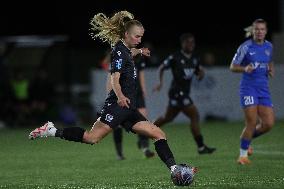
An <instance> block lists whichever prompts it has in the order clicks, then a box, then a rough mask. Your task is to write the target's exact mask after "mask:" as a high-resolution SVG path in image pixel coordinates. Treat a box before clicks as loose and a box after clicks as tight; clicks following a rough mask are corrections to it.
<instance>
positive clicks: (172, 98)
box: [169, 92, 193, 108]
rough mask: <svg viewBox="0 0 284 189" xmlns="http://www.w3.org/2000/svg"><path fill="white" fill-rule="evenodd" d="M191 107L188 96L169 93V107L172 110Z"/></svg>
mask: <svg viewBox="0 0 284 189" xmlns="http://www.w3.org/2000/svg"><path fill="white" fill-rule="evenodd" d="M191 105H193V101H192V99H191V98H190V96H189V94H184V93H182V92H176V93H171V92H170V93H169V106H170V107H174V108H184V107H187V106H191Z"/></svg>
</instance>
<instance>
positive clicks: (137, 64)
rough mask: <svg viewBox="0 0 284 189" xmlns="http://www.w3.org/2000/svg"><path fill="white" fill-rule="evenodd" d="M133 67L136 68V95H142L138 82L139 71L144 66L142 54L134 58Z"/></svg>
mask: <svg viewBox="0 0 284 189" xmlns="http://www.w3.org/2000/svg"><path fill="white" fill-rule="evenodd" d="M135 67H136V68H137V80H136V81H137V95H138V96H143V91H142V87H141V83H140V75H139V74H140V71H142V70H144V68H145V67H146V62H145V58H144V57H143V56H139V55H138V57H136V58H135Z"/></svg>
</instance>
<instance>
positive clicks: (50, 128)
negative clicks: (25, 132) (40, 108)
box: [29, 121, 57, 140]
mask: <svg viewBox="0 0 284 189" xmlns="http://www.w3.org/2000/svg"><path fill="white" fill-rule="evenodd" d="M56 130H57V129H56V128H55V127H54V124H53V123H52V122H50V121H48V122H47V123H45V124H44V125H43V126H41V127H39V128H36V129H35V130H33V131H32V132H31V133H30V134H29V139H31V140H33V139H36V138H39V137H49V136H55V132H56Z"/></svg>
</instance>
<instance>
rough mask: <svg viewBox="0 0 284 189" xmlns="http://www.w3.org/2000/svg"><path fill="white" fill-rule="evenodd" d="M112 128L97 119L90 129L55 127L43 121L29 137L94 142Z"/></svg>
mask: <svg viewBox="0 0 284 189" xmlns="http://www.w3.org/2000/svg"><path fill="white" fill-rule="evenodd" d="M111 131H112V129H111V128H110V127H109V126H108V125H107V124H105V123H103V122H101V121H99V120H97V121H96V122H95V123H94V125H93V127H92V129H91V130H90V131H86V130H85V129H83V128H80V127H67V128H63V129H59V128H56V127H55V126H54V124H53V123H52V122H47V123H45V124H44V125H43V126H42V127H39V128H36V129H35V130H33V131H32V132H31V133H30V134H29V139H37V138H40V137H59V138H62V139H65V140H69V141H74V142H83V143H87V144H96V143H98V142H99V141H100V140H101V139H102V138H104V137H105V136H106V135H107V134H108V133H110V132H111Z"/></svg>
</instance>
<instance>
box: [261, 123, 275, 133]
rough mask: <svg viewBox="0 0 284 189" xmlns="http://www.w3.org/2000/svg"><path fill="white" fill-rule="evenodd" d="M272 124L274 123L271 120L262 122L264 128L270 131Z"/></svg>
mask: <svg viewBox="0 0 284 189" xmlns="http://www.w3.org/2000/svg"><path fill="white" fill-rule="evenodd" d="M273 125H274V123H273V121H271V122H268V123H264V124H263V127H264V128H265V130H266V131H270V130H271V129H272V127H273Z"/></svg>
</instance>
